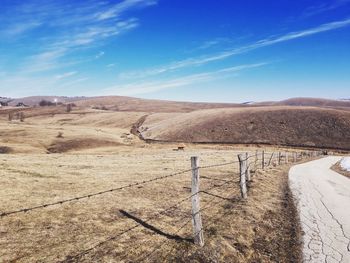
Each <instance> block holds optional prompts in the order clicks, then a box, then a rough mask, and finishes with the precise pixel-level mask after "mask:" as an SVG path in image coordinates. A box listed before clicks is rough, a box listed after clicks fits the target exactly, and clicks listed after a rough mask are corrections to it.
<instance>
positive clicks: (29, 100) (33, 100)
mask: <svg viewBox="0 0 350 263" xmlns="http://www.w3.org/2000/svg"><path fill="white" fill-rule="evenodd" d="M55 99H57V102H62V103H67V102H73V101H79V100H83V99H86V97H62V96H32V97H24V98H17V99H11V101H10V103H9V105H10V106H16V105H17V104H18V103H21V102H22V103H24V104H25V105H28V106H35V105H38V104H39V102H40V101H42V100H47V101H51V102H54V100H55Z"/></svg>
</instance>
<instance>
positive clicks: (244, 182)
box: [238, 154, 247, 199]
mask: <svg viewBox="0 0 350 263" xmlns="http://www.w3.org/2000/svg"><path fill="white" fill-rule="evenodd" d="M238 160H239V175H240V176H239V178H240V180H239V186H240V189H241V196H242V198H243V199H246V198H247V180H246V173H245V170H246V167H245V164H246V162H245V161H244V157H243V155H242V154H239V155H238Z"/></svg>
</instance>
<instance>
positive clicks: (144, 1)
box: [95, 0, 157, 20]
mask: <svg viewBox="0 0 350 263" xmlns="http://www.w3.org/2000/svg"><path fill="white" fill-rule="evenodd" d="M155 4H157V1H155V0H125V1H122V2H120V3H118V4H116V5H114V6H113V7H110V8H108V9H106V10H104V11H102V12H99V13H97V14H95V17H96V19H97V20H106V19H111V18H116V17H119V16H120V15H121V14H122V13H124V12H126V11H128V10H130V9H133V8H138V7H145V6H151V5H155Z"/></svg>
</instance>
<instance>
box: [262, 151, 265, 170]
mask: <svg viewBox="0 0 350 263" xmlns="http://www.w3.org/2000/svg"><path fill="white" fill-rule="evenodd" d="M261 168H262V169H263V170H264V168H265V151H262V152H261Z"/></svg>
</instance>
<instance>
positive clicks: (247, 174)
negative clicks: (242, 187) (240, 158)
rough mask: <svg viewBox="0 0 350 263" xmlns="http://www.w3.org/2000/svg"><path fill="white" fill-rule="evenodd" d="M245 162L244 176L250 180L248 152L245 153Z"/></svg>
mask: <svg viewBox="0 0 350 263" xmlns="http://www.w3.org/2000/svg"><path fill="white" fill-rule="evenodd" d="M245 160H246V161H245V162H246V163H245V164H246V177H247V181H248V182H250V181H251V176H250V167H249V166H250V165H249V153H245Z"/></svg>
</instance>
